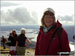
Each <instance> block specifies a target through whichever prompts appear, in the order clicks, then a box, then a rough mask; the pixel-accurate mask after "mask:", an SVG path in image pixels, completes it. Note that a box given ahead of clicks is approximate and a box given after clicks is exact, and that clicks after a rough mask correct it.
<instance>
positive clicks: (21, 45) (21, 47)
mask: <svg viewBox="0 0 75 56" xmlns="http://www.w3.org/2000/svg"><path fill="white" fill-rule="evenodd" d="M25 34H26V32H25V29H24V28H22V29H21V34H20V35H19V36H18V38H17V41H16V47H17V48H16V49H17V55H22V56H23V55H24V56H25V47H27V46H28V45H29V44H30V41H29V40H28V39H27V37H26V36H25Z"/></svg>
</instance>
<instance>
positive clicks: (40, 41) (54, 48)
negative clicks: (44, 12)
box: [35, 21, 70, 55]
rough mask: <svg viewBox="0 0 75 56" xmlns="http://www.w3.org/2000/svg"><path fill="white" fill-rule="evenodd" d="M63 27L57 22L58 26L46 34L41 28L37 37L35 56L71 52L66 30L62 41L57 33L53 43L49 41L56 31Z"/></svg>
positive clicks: (63, 32)
mask: <svg viewBox="0 0 75 56" xmlns="http://www.w3.org/2000/svg"><path fill="white" fill-rule="evenodd" d="M61 26H62V25H61V24H60V23H59V22H58V21H57V23H56V25H54V26H53V27H52V28H51V30H49V31H48V32H47V33H46V34H45V33H44V32H43V30H42V28H40V32H39V34H38V37H37V43H36V49H35V55H57V54H58V52H70V47H69V41H68V35H67V33H66V31H65V30H64V29H62V33H61V38H60V41H59V39H58V35H57V33H56V34H55V37H54V38H53V40H52V42H51V43H50V41H49V40H50V38H51V37H52V35H53V33H54V32H55V31H56V29H57V28H59V27H61ZM60 46H61V47H60ZM48 47H49V48H48Z"/></svg>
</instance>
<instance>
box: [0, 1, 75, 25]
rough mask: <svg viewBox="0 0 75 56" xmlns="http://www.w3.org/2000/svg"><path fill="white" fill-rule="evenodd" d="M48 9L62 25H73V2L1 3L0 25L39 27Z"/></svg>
mask: <svg viewBox="0 0 75 56" xmlns="http://www.w3.org/2000/svg"><path fill="white" fill-rule="evenodd" d="M48 7H50V8H52V9H54V11H55V16H56V20H59V21H60V22H61V23H62V24H64V25H73V24H74V1H1V9H0V11H1V12H0V15H1V25H40V24H41V21H40V20H41V17H42V14H43V12H44V11H45V9H46V8H48Z"/></svg>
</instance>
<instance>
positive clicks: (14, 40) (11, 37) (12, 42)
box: [8, 30, 17, 55]
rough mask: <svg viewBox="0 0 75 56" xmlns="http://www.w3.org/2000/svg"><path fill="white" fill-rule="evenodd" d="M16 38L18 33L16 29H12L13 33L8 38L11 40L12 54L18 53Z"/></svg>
mask: <svg viewBox="0 0 75 56" xmlns="http://www.w3.org/2000/svg"><path fill="white" fill-rule="evenodd" d="M16 39H17V34H16V30H12V33H10V35H9V38H8V40H9V41H10V44H9V46H10V54H11V55H16Z"/></svg>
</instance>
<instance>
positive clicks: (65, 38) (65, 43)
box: [61, 29, 70, 52]
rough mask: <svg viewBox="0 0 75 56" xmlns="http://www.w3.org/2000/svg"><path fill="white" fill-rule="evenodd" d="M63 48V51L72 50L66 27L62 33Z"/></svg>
mask: <svg viewBox="0 0 75 56" xmlns="http://www.w3.org/2000/svg"><path fill="white" fill-rule="evenodd" d="M61 49H62V52H70V46H69V40H68V35H67V33H66V31H65V30H64V29H63V30H62V33H61Z"/></svg>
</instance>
